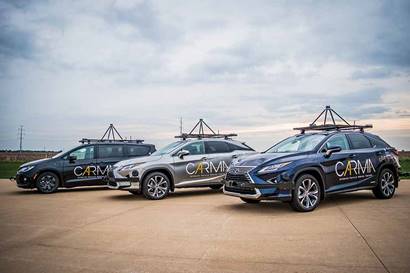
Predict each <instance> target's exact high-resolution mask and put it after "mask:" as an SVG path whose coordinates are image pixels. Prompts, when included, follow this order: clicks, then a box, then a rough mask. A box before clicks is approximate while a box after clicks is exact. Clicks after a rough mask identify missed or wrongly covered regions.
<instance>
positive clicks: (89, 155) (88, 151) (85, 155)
mask: <svg viewBox="0 0 410 273" xmlns="http://www.w3.org/2000/svg"><path fill="white" fill-rule="evenodd" d="M70 156H75V157H76V158H77V160H85V159H93V158H94V146H87V147H82V148H80V149H77V150H75V151H73V152H71V153H70Z"/></svg>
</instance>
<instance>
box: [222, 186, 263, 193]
mask: <svg viewBox="0 0 410 273" xmlns="http://www.w3.org/2000/svg"><path fill="white" fill-rule="evenodd" d="M225 190H226V191H230V192H235V193H241V194H256V191H255V189H252V188H249V187H229V186H226V185H225Z"/></svg>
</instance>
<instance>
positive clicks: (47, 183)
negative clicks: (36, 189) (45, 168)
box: [40, 175, 56, 192]
mask: <svg viewBox="0 0 410 273" xmlns="http://www.w3.org/2000/svg"><path fill="white" fill-rule="evenodd" d="M55 186H56V178H55V177H53V176H51V175H45V176H43V177H41V179H40V187H41V189H42V190H43V191H45V192H50V191H52V190H53V189H54V187H55Z"/></svg>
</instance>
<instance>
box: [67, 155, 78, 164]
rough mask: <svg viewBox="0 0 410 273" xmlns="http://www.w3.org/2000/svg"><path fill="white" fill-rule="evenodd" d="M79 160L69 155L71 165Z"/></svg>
mask: <svg viewBox="0 0 410 273" xmlns="http://www.w3.org/2000/svg"><path fill="white" fill-rule="evenodd" d="M76 160H77V157H76V156H75V155H69V156H68V161H69V162H70V163H74V162H75V161H76Z"/></svg>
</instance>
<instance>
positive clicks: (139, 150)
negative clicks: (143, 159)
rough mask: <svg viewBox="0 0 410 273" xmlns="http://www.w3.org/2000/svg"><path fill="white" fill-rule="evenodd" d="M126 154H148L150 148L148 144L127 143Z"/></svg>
mask: <svg viewBox="0 0 410 273" xmlns="http://www.w3.org/2000/svg"><path fill="white" fill-rule="evenodd" d="M126 147H127V154H128V156H142V155H148V154H149V152H150V150H151V148H150V147H148V146H137V145H127V146H126Z"/></svg>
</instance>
